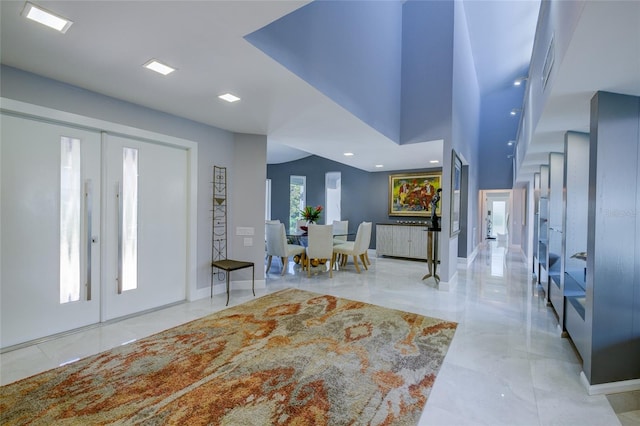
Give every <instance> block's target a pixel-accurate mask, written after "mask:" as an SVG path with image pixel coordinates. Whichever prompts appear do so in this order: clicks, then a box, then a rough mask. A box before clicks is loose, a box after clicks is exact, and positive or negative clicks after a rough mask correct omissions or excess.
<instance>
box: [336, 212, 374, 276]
mask: <svg viewBox="0 0 640 426" xmlns="http://www.w3.org/2000/svg"><path fill="white" fill-rule="evenodd" d="M370 242H371V222H362V223H361V224H360V225H358V231H357V232H356V239H355V241H347V242H346V243H342V244H338V245H336V246H333V257H332V260H333V262H335V259H336V258H337V257H338V256H343V259H344V260H343V265H344V264H346V260H347V258H348V257H349V256H353V264H354V265H355V267H356V271H358V273H360V265H358V257H360V260H361V261H362V265H363V266H364V269H367V270H368V269H369V268H368V267H367V257H366V254H367V250H368V249H369V243H370ZM333 262H332V263H333Z"/></svg>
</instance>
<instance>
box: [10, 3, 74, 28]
mask: <svg viewBox="0 0 640 426" xmlns="http://www.w3.org/2000/svg"><path fill="white" fill-rule="evenodd" d="M22 16H24V17H25V18H27V19H31V20H32V21H35V22H38V23H39V24H42V25H46V26H47V27H49V28H53V29H54V30H56V31H60V32H61V33H62V34H64V33H66V32H67V30H68V29H69V27H70V26H71V24H73V21H70V20H68V19H67V18H63V17H62V16H60V15H56V14H55V13H53V12H49V11H48V10H46V9H43V8H41V7H40V6H36V5H35V4H33V3H29V2H26V3H25V5H24V9H22Z"/></svg>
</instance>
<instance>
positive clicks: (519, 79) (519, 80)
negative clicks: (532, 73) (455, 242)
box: [513, 77, 528, 86]
mask: <svg viewBox="0 0 640 426" xmlns="http://www.w3.org/2000/svg"><path fill="white" fill-rule="evenodd" d="M527 80H528V78H527V77H519V78H516V79H515V80H514V82H513V85H514V86H520V85H522V83H524V82H525V81H527Z"/></svg>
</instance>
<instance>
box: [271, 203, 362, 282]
mask: <svg viewBox="0 0 640 426" xmlns="http://www.w3.org/2000/svg"><path fill="white" fill-rule="evenodd" d="M321 211H322V207H321V206H317V207H306V208H305V209H303V210H301V218H300V219H299V220H297V222H295V227H292V226H289V229H286V227H285V224H284V223H282V222H280V220H267V221H265V256H266V257H265V259H266V269H265V272H266V273H267V274H269V271H270V270H271V267H272V265H274V264H275V263H279V264H280V266H281V275H285V274H286V273H287V272H288V271H290V272H292V273H304V274H306V275H307V277H311V274H312V273H313V274H321V273H322V274H326V273H328V275H329V278H333V273H334V272H338V271H339V272H341V273H342V272H347V273H348V272H353V271H354V270H355V272H356V273H358V274H359V273H361V271H362V269H361V267H362V268H364V269H365V270H368V266H369V265H370V264H371V262H370V260H369V257H368V255H367V250H368V249H369V245H370V242H371V228H372V223H371V222H364V221H363V222H361V223H359V224H358V225H357V227H356V228H355V232H353V229H351V230H350V228H349V221H348V220H333V221H332V222H331V223H328V224H323V225H322V224H318V223H317V222H316V221H317V220H318V219H319V217H320V212H321ZM313 219H315V221H314V220H313ZM274 257H275V258H277V259H276V261H275V262H274V259H273V258H274ZM289 262H293V267H291V268H290V267H289V266H290V265H289ZM352 265H353V266H352Z"/></svg>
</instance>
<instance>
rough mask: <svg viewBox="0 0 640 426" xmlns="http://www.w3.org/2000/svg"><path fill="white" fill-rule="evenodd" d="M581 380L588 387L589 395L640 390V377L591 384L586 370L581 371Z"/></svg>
mask: <svg viewBox="0 0 640 426" xmlns="http://www.w3.org/2000/svg"><path fill="white" fill-rule="evenodd" d="M580 382H581V383H582V385H583V386H584V387H585V389H587V393H588V394H589V395H603V394H609V393H619V392H631V391H637V390H640V379H632V380H623V381H620V382H609V383H602V384H599V385H591V384H590V383H589V380H587V376H586V375H585V374H584V371H581V372H580Z"/></svg>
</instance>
